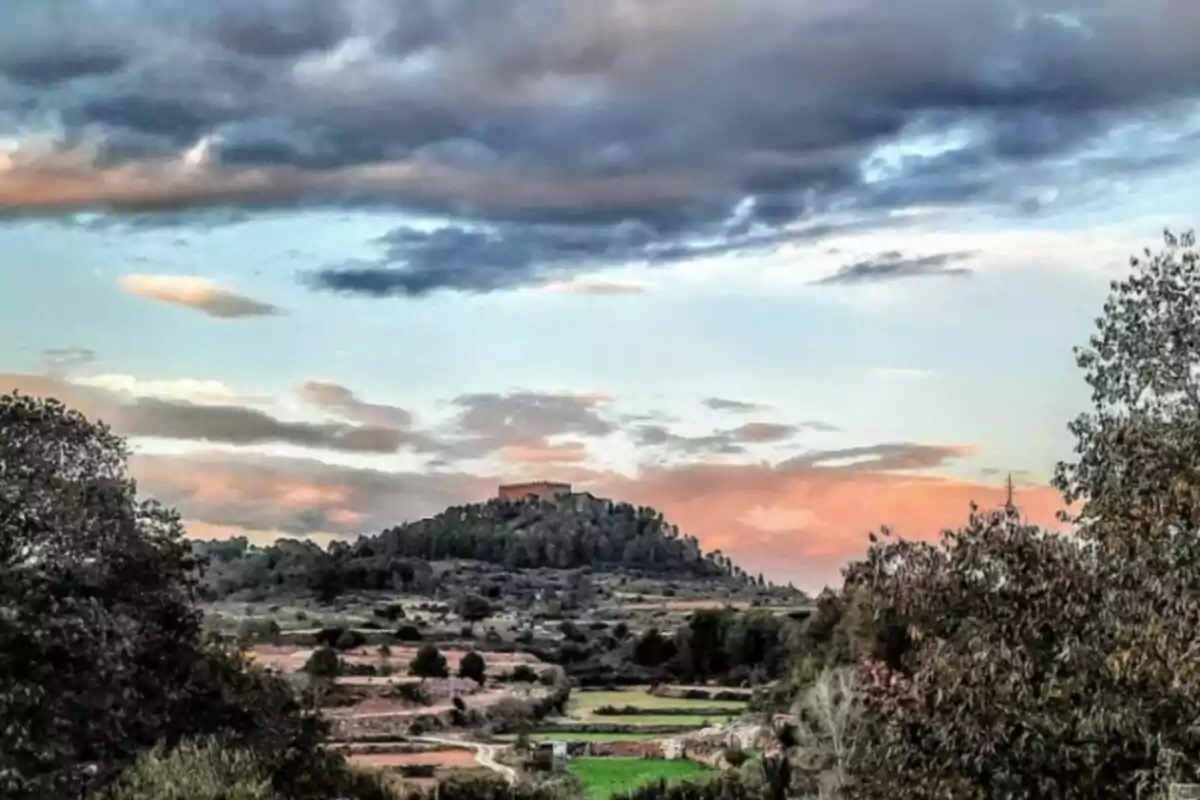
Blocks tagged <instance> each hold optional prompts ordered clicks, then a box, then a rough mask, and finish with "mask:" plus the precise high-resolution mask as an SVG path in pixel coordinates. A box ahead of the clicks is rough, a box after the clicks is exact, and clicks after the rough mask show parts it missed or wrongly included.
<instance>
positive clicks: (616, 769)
mask: <svg viewBox="0 0 1200 800" xmlns="http://www.w3.org/2000/svg"><path fill="white" fill-rule="evenodd" d="M570 770H571V773H572V774H573V775H575V777H577V778H579V782H580V783H582V784H583V792H584V795H585V796H586V797H587V798H588V800H608V798H610V797H612V796H613V795H614V794H617V793H619V792H628V791H631V790H633V789H636V788H637V787H639V786H641V785H643V784H646V783H650V782H651V781H657V780H660V779H664V780H667V781H670V782H672V783H674V782H677V781H683V780H688V779H692V778H703V777H704V776H705V775H707V774H709V773H710V772H711V770H709V769H708V768H707V767H703V766H701V765H699V764H696V763H695V762H692V761H659V760H654V759H649V758H577V759H575V760H574V761H572V762H571V766H570Z"/></svg>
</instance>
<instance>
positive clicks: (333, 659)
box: [301, 647, 342, 678]
mask: <svg viewBox="0 0 1200 800" xmlns="http://www.w3.org/2000/svg"><path fill="white" fill-rule="evenodd" d="M301 669H302V670H303V671H304V672H305V673H307V674H308V675H311V676H313V677H314V678H335V677H337V676H338V675H340V674H342V660H341V659H340V658H338V654H337V652H336V651H335V650H334V649H333V648H332V647H318V648H317V649H316V650H314V651H313V653H312V655H311V656H309V657H308V661H306V662H304V666H303V667H302V668H301Z"/></svg>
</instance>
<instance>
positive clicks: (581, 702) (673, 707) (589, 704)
mask: <svg viewBox="0 0 1200 800" xmlns="http://www.w3.org/2000/svg"><path fill="white" fill-rule="evenodd" d="M607 709H619V713H620V714H623V715H631V714H641V713H644V712H657V713H660V714H665V713H671V714H688V713H692V714H701V713H704V712H706V711H709V710H711V709H719V711H718V712H717V713H720V712H725V713H728V714H736V713H740V712H742V711H745V710H746V703H745V702H744V701H741V700H687V699H682V698H676V697H658V696H656V695H652V694H650V693H649V692H647V691H645V690H641V689H638V690H633V691H616V692H576V693H575V695H574V696H572V698H571V715H572V716H584V715H593V714H611V713H613V712H610V711H607Z"/></svg>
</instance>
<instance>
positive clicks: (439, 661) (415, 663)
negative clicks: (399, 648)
mask: <svg viewBox="0 0 1200 800" xmlns="http://www.w3.org/2000/svg"><path fill="white" fill-rule="evenodd" d="M408 674H409V675H414V676H416V677H418V678H446V677H449V675H450V670H449V669H448V668H447V666H446V657H445V656H444V655H442V653H441V651H439V650H438V649H437V647H435V646H434V645H432V644H426V645H422V646H421V649H420V650H418V651H417V655H416V656H415V657H414V658H413V660H412V661H411V662H410V663H409V665H408Z"/></svg>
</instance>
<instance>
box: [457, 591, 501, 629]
mask: <svg viewBox="0 0 1200 800" xmlns="http://www.w3.org/2000/svg"><path fill="white" fill-rule="evenodd" d="M456 610H457V611H458V615H459V616H460V617H462V618H463V619H464V620H466V621H467V622H480V621H481V620H485V619H487V618H488V617H490V616H491V615H492V613H493V611H492V604H491V603H489V602H488V601H487V598H484V597H480V596H479V595H477V594H467V595H463V597H462V599H461V600H459V602H458V608H457V609H456Z"/></svg>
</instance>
